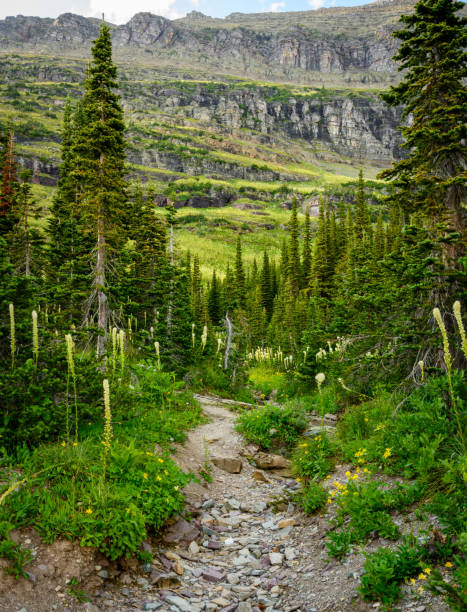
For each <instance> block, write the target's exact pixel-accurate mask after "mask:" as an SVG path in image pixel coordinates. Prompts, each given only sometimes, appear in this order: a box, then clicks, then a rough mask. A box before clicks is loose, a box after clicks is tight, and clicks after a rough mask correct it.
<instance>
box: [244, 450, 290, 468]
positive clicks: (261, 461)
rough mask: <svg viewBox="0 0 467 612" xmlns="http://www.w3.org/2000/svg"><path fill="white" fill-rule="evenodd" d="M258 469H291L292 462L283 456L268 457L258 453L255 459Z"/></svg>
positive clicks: (265, 454)
mask: <svg viewBox="0 0 467 612" xmlns="http://www.w3.org/2000/svg"><path fill="white" fill-rule="evenodd" d="M253 460H254V462H255V464H256V467H258V468H260V469H262V470H277V469H279V470H280V469H287V468H290V461H288V460H287V459H286V458H285V457H283V456H282V455H268V454H267V453H261V452H259V453H256V455H255V456H254V457H253Z"/></svg>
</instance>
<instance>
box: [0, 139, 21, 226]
mask: <svg viewBox="0 0 467 612" xmlns="http://www.w3.org/2000/svg"><path fill="white" fill-rule="evenodd" d="M3 148H4V151H3V154H2V167H1V174H2V181H1V184H0V235H1V234H5V233H7V232H8V231H10V230H11V228H12V218H11V217H10V213H11V212H12V210H13V206H14V199H15V193H16V190H17V186H18V180H17V176H16V158H15V136H14V133H13V130H9V131H8V135H7V136H6V137H5V138H4V139H3Z"/></svg>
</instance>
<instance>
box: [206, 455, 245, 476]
mask: <svg viewBox="0 0 467 612" xmlns="http://www.w3.org/2000/svg"><path fill="white" fill-rule="evenodd" d="M212 462H213V463H214V465H215V466H216V467H218V468H219V469H220V470H224V472H228V473H229V474H239V473H240V472H241V471H242V467H243V463H242V460H241V459H237V458H236V457H213V458H212Z"/></svg>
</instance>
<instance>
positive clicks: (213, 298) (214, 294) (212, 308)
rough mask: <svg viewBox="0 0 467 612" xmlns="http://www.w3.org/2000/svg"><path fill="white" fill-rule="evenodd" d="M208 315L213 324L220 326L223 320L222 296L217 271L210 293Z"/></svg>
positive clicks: (213, 276) (213, 275)
mask: <svg viewBox="0 0 467 612" xmlns="http://www.w3.org/2000/svg"><path fill="white" fill-rule="evenodd" d="M208 314H209V318H210V319H211V322H212V324H213V325H219V323H220V321H221V318H222V313H221V294H220V289H219V283H218V281H217V275H216V271H215V270H213V273H212V281H211V286H210V287H209V293H208Z"/></svg>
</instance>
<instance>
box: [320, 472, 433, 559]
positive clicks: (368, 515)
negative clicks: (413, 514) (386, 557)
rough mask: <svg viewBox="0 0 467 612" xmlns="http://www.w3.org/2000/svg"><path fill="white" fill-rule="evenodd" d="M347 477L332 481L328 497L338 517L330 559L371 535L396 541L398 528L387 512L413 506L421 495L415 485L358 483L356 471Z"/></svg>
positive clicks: (330, 541)
mask: <svg viewBox="0 0 467 612" xmlns="http://www.w3.org/2000/svg"><path fill="white" fill-rule="evenodd" d="M357 469H359V468H357ZM360 473H361V472H360ZM347 474H348V481H347V484H341V483H339V482H337V481H336V482H334V486H335V489H330V491H329V498H328V502H329V503H333V502H334V503H335V504H336V506H337V514H336V517H335V519H334V520H333V521H332V524H333V527H334V531H333V532H331V533H329V534H328V541H327V543H326V547H327V549H328V552H329V555H330V556H337V557H338V558H341V557H342V556H344V555H345V554H347V553H348V552H349V550H350V546H351V544H358V543H363V542H366V541H367V540H368V539H369V538H370V536H371V535H378V536H380V537H382V538H386V539H389V540H397V538H398V537H399V528H398V526H397V525H396V524H395V523H394V521H393V520H392V518H391V515H390V514H389V513H390V512H391V511H394V510H400V509H401V508H403V507H405V506H407V505H410V504H412V503H413V502H414V501H416V500H417V499H419V498H420V495H421V493H422V489H421V487H420V486H418V485H417V484H414V485H401V484H397V485H396V486H395V487H394V488H389V487H387V486H385V485H382V484H381V483H378V482H376V481H367V482H362V483H357V482H356V480H357V479H358V477H359V472H355V473H354V474H353V475H352V474H351V473H350V472H347Z"/></svg>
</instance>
